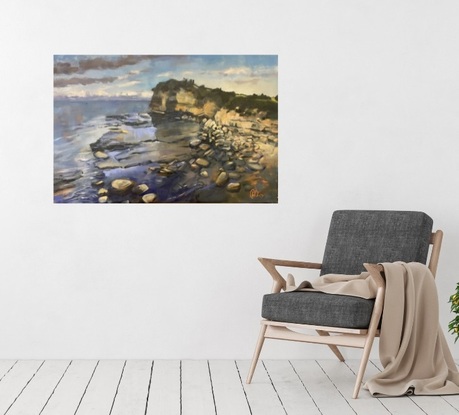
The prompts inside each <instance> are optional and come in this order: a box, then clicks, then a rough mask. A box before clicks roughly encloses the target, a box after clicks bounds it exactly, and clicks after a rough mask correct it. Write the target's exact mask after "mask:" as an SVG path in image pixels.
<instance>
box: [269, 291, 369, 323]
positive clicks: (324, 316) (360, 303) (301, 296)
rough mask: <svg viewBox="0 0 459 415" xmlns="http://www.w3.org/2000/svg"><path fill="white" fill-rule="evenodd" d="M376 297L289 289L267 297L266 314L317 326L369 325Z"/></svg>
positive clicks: (274, 317) (286, 320)
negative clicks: (290, 290)
mask: <svg viewBox="0 0 459 415" xmlns="http://www.w3.org/2000/svg"><path fill="white" fill-rule="evenodd" d="M373 305H374V300H365V299H363V298H359V297H351V296H349V295H335V294H325V293H320V292H304V291H299V292H288V293H279V294H267V295H265V296H264V297H263V305H262V317H263V318H265V319H267V320H272V321H284V322H289V323H299V324H313V325H317V326H330V327H348V328H353V329H362V328H367V327H368V325H369V324H370V317H371V312H372V311H373Z"/></svg>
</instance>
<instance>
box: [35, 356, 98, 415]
mask: <svg viewBox="0 0 459 415" xmlns="http://www.w3.org/2000/svg"><path fill="white" fill-rule="evenodd" d="M96 367H97V360H74V361H72V362H71V364H70V366H69V367H68V369H67V371H66V373H65V376H64V377H63V378H62V380H61V381H60V382H59V385H58V386H57V387H56V389H55V391H54V393H53V394H52V396H51V397H50V399H49V401H48V403H47V404H46V406H45V407H44V408H43V412H42V413H41V414H40V415H55V414H59V415H74V414H75V410H76V409H77V408H78V405H79V403H80V401H81V399H82V397H83V396H84V395H85V391H86V388H87V387H88V385H89V382H90V380H91V378H92V375H93V373H94V371H95V369H96Z"/></svg>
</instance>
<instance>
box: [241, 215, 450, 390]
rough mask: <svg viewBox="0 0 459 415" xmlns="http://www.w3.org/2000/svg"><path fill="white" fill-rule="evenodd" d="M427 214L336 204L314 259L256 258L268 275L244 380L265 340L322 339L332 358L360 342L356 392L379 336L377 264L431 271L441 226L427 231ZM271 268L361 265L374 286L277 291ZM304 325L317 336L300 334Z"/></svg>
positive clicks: (280, 282) (380, 277) (354, 268)
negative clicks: (354, 291) (343, 291)
mask: <svg viewBox="0 0 459 415" xmlns="http://www.w3.org/2000/svg"><path fill="white" fill-rule="evenodd" d="M432 225H433V221H432V219H431V218H430V217H429V216H428V215H426V214H425V213H423V212H411V211H381V210H379V211H378V210H375V211H371V210H360V211H359V210H339V211H336V212H334V213H333V216H332V219H331V224H330V228H329V233H328V238H327V242H326V247H325V252H324V256H323V260H322V263H314V262H301V261H290V260H283V259H271V258H259V261H260V262H261V264H262V265H263V266H264V267H265V268H266V270H267V271H268V272H269V274H270V275H271V277H272V279H273V286H272V291H271V294H267V295H265V296H264V297H263V304H262V317H263V320H262V321H261V330H260V335H259V338H258V342H257V345H256V348H255V352H254V356H253V359H252V364H251V367H250V369H249V373H248V376H247V383H250V382H251V380H252V376H253V373H254V370H255V367H256V364H257V361H258V358H259V356H260V352H261V349H262V347H263V343H264V340H265V339H279V340H290V341H299V342H306V343H320V344H325V345H327V346H328V347H329V348H330V349H331V351H332V352H333V353H334V354H335V355H336V357H337V358H338V359H339V360H340V361H344V357H343V355H342V354H341V352H340V351H339V349H338V346H346V347H354V348H362V349H363V353H362V358H361V362H360V368H359V372H358V374H357V377H356V382H355V386H354V392H353V398H357V397H358V394H359V391H360V386H361V382H362V379H363V376H364V373H365V369H366V366H367V362H368V359H369V356H370V352H371V347H372V345H373V341H374V338H375V337H376V336H379V330H378V328H379V324H380V319H381V316H382V313H383V305H384V293H385V280H384V269H383V267H382V266H381V265H378V264H379V263H382V262H395V261H403V262H420V263H423V264H426V263H427V257H428V254H429V248H430V245H432V249H431V250H430V251H431V252H430V260H429V265H428V267H429V269H430V271H431V272H432V274H433V275H434V276H435V273H436V270H437V265H438V258H439V254H440V247H441V241H442V237H443V232H442V231H440V230H438V231H436V232H434V233H432ZM278 267H297V268H307V269H317V270H320V275H325V274H348V275H356V274H360V273H361V272H362V271H365V270H367V271H368V272H369V273H370V274H371V275H372V277H373V279H374V281H375V282H376V285H377V294H376V298H374V299H364V298H360V297H353V296H344V295H336V294H326V293H320V292H304V291H300V292H285V293H281V291H282V290H285V288H286V280H285V278H284V277H283V276H282V274H281V273H280V272H279V271H278V269H277V268H278ZM305 329H309V330H313V331H315V332H317V334H318V336H317V335H310V334H305V333H303V332H300V331H303V330H305Z"/></svg>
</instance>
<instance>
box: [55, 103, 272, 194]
mask: <svg viewBox="0 0 459 415" xmlns="http://www.w3.org/2000/svg"><path fill="white" fill-rule="evenodd" d="M149 111H150V109H149V101H146V100H129V99H125V100H113V99H112V100H81V99H74V100H71V99H64V100H55V104H54V202H55V203H151V202H155V203H158V202H159V203H241V202H242V203H273V202H274V203H275V202H277V142H276V143H274V144H273V143H272V142H271V141H270V140H269V139H268V138H269V137H268V136H269V134H268V135H267V134H266V133H264V132H262V131H259V132H257V134H258V135H259V136H254V134H255V133H253V131H252V130H253V128H252V127H253V126H252V125H250V126H249V127H250V128H249V129H248V130H247V131H249V130H250V131H252V132H251V134H250V135H249V134H247V133H244V131H243V128H242V127H240V126H239V127H237V126H234V128H233V129H234V131H236V130H237V132H238V133H237V135H235V136H233V135H232V132H231V127H230V128H228V127H223V128H222V127H221V126H218V125H217V124H216V122H215V121H214V120H212V119H207V118H205V117H194V116H192V115H190V114H186V113H173V114H172V115H171V114H169V115H168V116H165V115H155V114H154V113H152V112H149ZM244 134H245V135H244ZM267 137H268V138H267ZM236 155H237V157H236ZM260 159H263V165H261V164H260V163H259V161H260Z"/></svg>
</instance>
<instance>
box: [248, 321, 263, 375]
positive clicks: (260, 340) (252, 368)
mask: <svg viewBox="0 0 459 415" xmlns="http://www.w3.org/2000/svg"><path fill="white" fill-rule="evenodd" d="M266 329H267V326H266V324H262V326H261V329H260V335H259V336H258V341H257V345H256V347H255V352H254V353H253V358H252V364H251V365H250V369H249V373H248V375H247V380H246V383H247V384H249V383H250V382H252V377H253V372H255V367H256V366H257V362H258V358H259V357H260V352H261V348H262V347H263V343H264V342H265V333H266Z"/></svg>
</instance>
